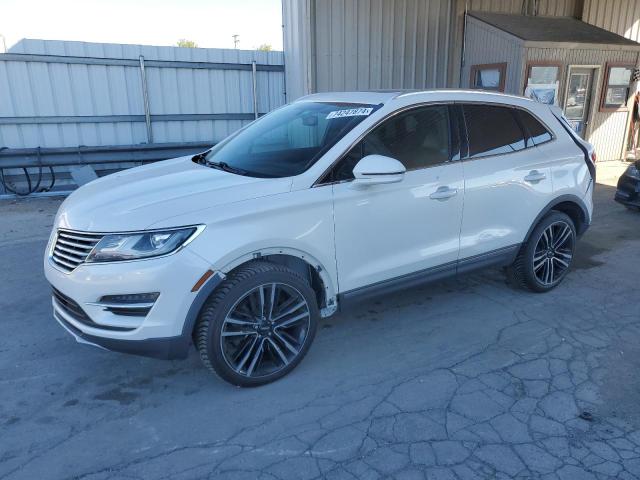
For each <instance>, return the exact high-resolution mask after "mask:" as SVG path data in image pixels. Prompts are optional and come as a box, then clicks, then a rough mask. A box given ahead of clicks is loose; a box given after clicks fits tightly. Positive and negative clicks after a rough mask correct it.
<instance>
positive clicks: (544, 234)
mask: <svg viewBox="0 0 640 480" xmlns="http://www.w3.org/2000/svg"><path fill="white" fill-rule="evenodd" d="M575 248H576V228H575V226H574V224H573V221H572V220H571V218H569V216H568V215H566V214H565V213H562V212H556V211H552V212H550V213H549V214H548V215H546V216H545V217H544V218H543V219H542V220H541V221H540V223H538V225H536V228H534V230H533V232H531V235H530V236H529V239H528V240H527V242H526V243H525V244H524V245H523V246H522V248H521V249H520V252H519V254H518V256H517V257H516V260H515V262H514V263H513V264H512V265H511V266H510V267H508V268H507V275H508V277H509V279H510V281H511V282H512V283H513V284H514V285H516V286H519V287H524V288H528V289H530V290H533V291H534V292H547V291H549V290H551V289H552V288H555V287H556V286H558V285H559V284H560V282H562V280H563V279H564V277H565V276H566V275H567V273H568V271H569V268H570V267H571V262H572V261H573V255H574V253H575Z"/></svg>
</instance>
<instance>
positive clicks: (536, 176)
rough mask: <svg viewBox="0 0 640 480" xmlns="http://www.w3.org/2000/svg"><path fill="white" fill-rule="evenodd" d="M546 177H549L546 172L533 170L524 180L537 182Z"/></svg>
mask: <svg viewBox="0 0 640 480" xmlns="http://www.w3.org/2000/svg"><path fill="white" fill-rule="evenodd" d="M545 178H547V175H546V174H545V173H542V172H539V171H538V170H531V171H530V172H529V175H527V176H526V177H524V181H525V182H529V183H536V182H540V181H542V180H544V179H545Z"/></svg>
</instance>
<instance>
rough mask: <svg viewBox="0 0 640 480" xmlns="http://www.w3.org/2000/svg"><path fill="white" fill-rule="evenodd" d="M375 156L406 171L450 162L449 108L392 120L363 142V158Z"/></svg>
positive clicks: (424, 110) (427, 109)
mask: <svg viewBox="0 0 640 480" xmlns="http://www.w3.org/2000/svg"><path fill="white" fill-rule="evenodd" d="M373 154H378V155H386V156H388V157H392V158H395V159H396V160H398V161H400V162H402V164H403V165H404V166H405V168H406V169H407V170H416V169H419V168H425V167H429V166H432V165H437V164H439V163H444V162H446V161H448V160H449V115H448V109H447V107H446V106H444V105H434V106H432V107H423V108H418V109H415V110H410V111H408V112H405V113H401V114H399V115H396V116H395V117H392V118H390V119H389V120H387V121H386V122H384V123H383V124H382V125H380V126H379V127H377V128H376V129H375V130H374V131H373V132H371V133H370V134H369V135H367V136H366V137H365V139H364V145H363V155H364V156H366V155H373Z"/></svg>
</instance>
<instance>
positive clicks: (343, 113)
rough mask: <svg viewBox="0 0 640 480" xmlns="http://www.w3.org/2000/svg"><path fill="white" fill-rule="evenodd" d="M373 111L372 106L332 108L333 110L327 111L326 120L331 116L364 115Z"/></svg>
mask: <svg viewBox="0 0 640 480" xmlns="http://www.w3.org/2000/svg"><path fill="white" fill-rule="evenodd" d="M371 112H373V108H364V107H363V108H350V109H348V110H334V111H333V112H329V115H327V120H330V119H332V118H342V117H366V116H367V115H370V114H371Z"/></svg>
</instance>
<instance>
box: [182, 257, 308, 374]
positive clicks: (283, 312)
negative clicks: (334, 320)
mask: <svg viewBox="0 0 640 480" xmlns="http://www.w3.org/2000/svg"><path fill="white" fill-rule="evenodd" d="M318 316H319V312H318V307H317V302H316V297H315V292H314V291H313V289H312V288H311V286H310V285H309V283H308V282H307V281H306V280H305V279H304V278H303V277H302V276H300V275H299V274H298V273H296V272H295V271H293V270H291V269H289V268H287V267H285V266H282V265H278V264H274V263H269V262H251V263H249V264H247V265H245V266H242V267H240V268H239V269H238V270H237V271H235V272H232V273H231V274H230V275H229V276H228V277H227V279H225V281H224V282H223V283H222V284H221V285H220V286H219V287H218V288H217V289H216V290H215V291H214V293H213V294H212V295H211V297H210V298H209V299H208V300H207V302H206V303H205V305H204V307H203V309H202V311H201V312H200V316H199V319H198V324H197V325H196V329H195V332H194V340H195V344H196V346H197V348H198V351H199V352H200V357H201V359H202V361H203V363H204V364H205V366H207V367H208V368H209V369H211V370H213V371H214V372H215V373H216V374H218V375H219V376H220V377H221V378H222V379H224V380H226V381H228V382H230V383H232V384H234V385H238V386H241V387H251V386H258V385H263V384H265V383H269V382H272V381H274V380H277V379H278V378H281V377H283V376H284V375H286V374H287V373H289V372H290V371H291V370H293V369H294V368H295V367H296V366H297V365H298V363H300V361H301V360H302V358H303V357H304V356H305V354H306V353H307V351H308V350H309V347H310V345H311V342H312V341H313V338H314V336H315V332H316V328H317V320H318Z"/></svg>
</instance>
